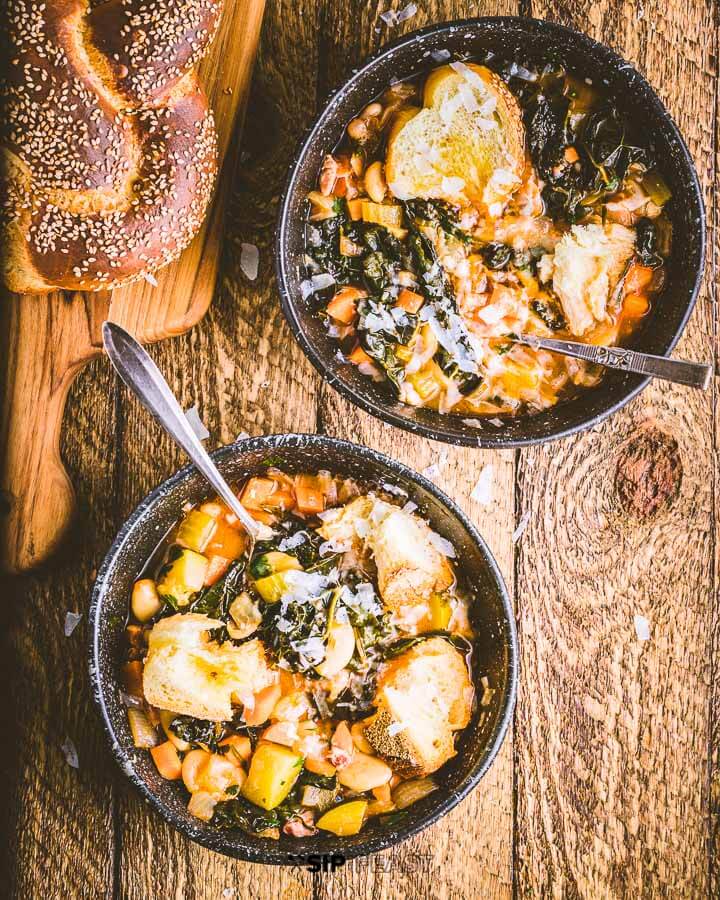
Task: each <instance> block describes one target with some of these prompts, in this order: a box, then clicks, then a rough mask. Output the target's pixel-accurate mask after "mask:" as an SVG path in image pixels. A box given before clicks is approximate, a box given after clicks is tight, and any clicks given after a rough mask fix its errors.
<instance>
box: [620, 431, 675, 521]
mask: <svg viewBox="0 0 720 900" xmlns="http://www.w3.org/2000/svg"><path fill="white" fill-rule="evenodd" d="M682 477H683V467H682V462H681V461H680V453H679V451H678V443H677V441H676V440H675V438H674V437H671V436H670V435H669V434H665V432H664V431H660V429H659V428H655V427H654V426H647V427H644V428H642V429H640V430H639V431H638V432H637V433H636V434H635V435H634V436H633V437H631V438H630V440H629V441H628V442H627V443H626V444H625V445H624V447H623V448H622V449H621V451H620V456H619V458H618V463H617V469H616V470H615V489H616V490H617V492H618V495H619V497H620V502H621V503H622V505H623V507H624V509H625V511H626V512H629V513H634V514H635V515H636V516H638V517H639V518H641V519H648V518H650V517H651V516H654V515H657V513H659V512H660V511H661V510H663V509H665V508H667V507H669V506H670V505H671V504H672V502H673V500H674V499H675V498H676V497H677V495H678V493H679V491H680V485H681V483H682Z"/></svg>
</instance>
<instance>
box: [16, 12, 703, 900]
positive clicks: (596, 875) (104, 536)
mask: <svg viewBox="0 0 720 900" xmlns="http://www.w3.org/2000/svg"><path fill="white" fill-rule="evenodd" d="M405 5H406V3H405V2H393V3H392V4H391V3H390V2H389V0H379V2H365V3H362V4H360V3H357V2H353V0H305V2H300V3H297V2H293V0H268V3H267V9H266V15H265V20H264V24H263V31H262V36H261V42H260V53H259V57H258V63H257V69H256V73H255V79H254V86H253V91H252V95H251V100H250V106H249V111H248V127H247V129H246V135H245V139H244V143H243V148H242V149H243V151H244V154H243V160H244V162H243V165H242V168H241V171H240V172H239V174H238V177H237V179H236V183H235V186H234V190H233V192H232V195H231V196H229V197H228V203H229V215H228V218H227V222H228V226H227V229H226V233H225V235H224V256H223V262H222V279H221V281H220V283H219V284H218V287H217V290H216V295H215V299H214V302H213V305H212V307H211V308H210V311H209V313H208V314H207V316H206V317H205V319H204V320H203V321H202V322H201V323H200V325H198V326H197V327H195V328H194V329H193V330H192V331H190V332H189V333H188V334H186V335H183V336H181V337H178V338H177V339H175V340H172V341H166V342H164V343H162V344H158V345H156V346H155V347H153V348H152V353H153V356H154V357H155V359H156V361H157V362H158V364H159V365H160V367H161V369H162V370H163V372H164V373H165V374H166V375H167V376H168V378H169V380H170V382H171V384H172V385H173V387H174V388H175V390H176V391H177V392H178V394H179V396H180V398H181V401H182V402H183V403H184V404H185V405H186V406H190V405H192V404H193V403H196V404H197V405H198V408H199V410H200V414H201V416H202V418H203V420H204V421H205V423H206V424H207V426H208V428H209V429H210V431H211V433H212V437H211V441H210V443H212V444H214V445H219V444H221V443H226V442H228V441H231V440H233V439H235V438H236V437H237V436H238V434H240V433H241V432H248V433H250V434H253V435H256V434H263V433H271V432H273V431H291V430H298V431H315V430H318V431H324V432H327V433H329V434H334V435H338V436H342V437H347V438H350V439H352V440H355V441H358V442H361V443H365V444H367V445H369V446H371V447H376V448H378V449H380V450H383V451H384V452H387V453H390V454H391V455H393V456H396V457H397V458H399V459H401V460H402V461H404V462H406V463H409V464H410V465H411V466H413V467H415V468H417V469H423V468H424V467H425V466H427V465H428V464H430V463H432V462H436V463H438V464H439V465H440V469H441V474H440V476H439V478H438V482H439V484H440V485H441V486H442V487H443V488H444V489H445V490H447V491H448V492H449V493H450V494H451V495H452V496H453V497H454V498H455V499H456V500H457V501H458V502H459V503H460V504H461V505H462V506H463V507H464V508H465V509H466V510H467V511H468V512H469V514H470V515H471V517H472V518H473V520H474V521H475V522H476V523H477V524H478V525H479V527H480V529H481V531H482V532H483V534H484V535H485V537H486V538H487V540H488V542H489V544H490V546H491V548H492V550H493V552H494V553H495V554H496V556H497V558H498V561H499V563H500V566H501V568H502V570H503V573H504V575H505V577H506V579H507V581H508V585H509V586H510V587H511V589H513V592H514V596H515V597H516V601H515V602H516V608H517V617H518V624H519V631H520V640H521V654H522V660H521V661H522V668H521V690H520V697H519V703H518V709H517V715H516V724H515V728H514V733H513V734H512V735H511V736H510V738H509V739H508V740H507V741H506V742H505V744H504V747H503V749H502V752H501V754H500V756H499V757H498V759H497V760H496V762H495V764H494V766H493V767H492V769H491V770H490V772H489V774H488V775H487V776H486V778H485V779H484V780H483V781H482V782H481V784H480V786H479V787H478V789H477V790H476V791H475V792H474V793H473V794H472V795H471V796H470V797H469V798H467V799H466V800H465V801H464V802H463V803H461V804H460V806H458V807H457V808H456V809H455V810H454V811H453V812H452V813H451V814H450V815H448V816H447V817H445V818H444V819H443V820H442V821H441V822H439V823H438V824H436V825H435V826H433V827H432V828H430V829H428V830H427V831H426V832H424V833H423V834H422V835H419V836H418V837H416V838H414V839H413V840H411V841H409V842H406V843H405V844H402V845H401V846H399V847H397V848H394V849H393V850H390V851H388V852H386V853H383V854H379V855H377V856H375V857H372V858H370V859H365V860H356V861H354V862H353V863H348V864H347V865H346V866H345V867H344V868H343V869H341V870H339V871H338V872H336V873H335V874H334V875H311V874H309V873H308V872H306V871H303V870H300V869H288V868H283V869H280V868H273V869H270V868H265V867H260V866H253V865H248V864H244V863H238V862H234V861H231V860H228V859H225V858H224V857H222V856H220V855H217V854H214V853H211V852H210V851H207V850H204V849H202V848H200V847H198V846H196V845H194V844H192V843H190V842H189V841H187V840H185V839H184V838H182V837H180V836H179V835H177V834H176V833H175V832H173V831H172V830H171V829H170V828H169V827H168V826H166V825H165V824H164V822H163V821H162V820H161V819H160V818H159V817H158V816H157V815H156V814H154V813H152V812H151V811H150V810H149V809H148V808H147V807H146V806H145V805H144V804H143V803H142V802H141V801H140V800H139V798H138V797H137V795H136V794H135V793H134V792H133V791H132V790H130V789H129V787H128V786H127V785H126V784H125V782H124V779H123V777H122V776H121V774H120V773H119V771H116V767H115V765H114V763H113V762H112V760H111V758H110V755H109V752H108V751H107V749H106V747H105V745H104V741H103V736H102V733H101V730H100V726H99V723H98V722H97V721H96V718H95V715H94V710H92V709H91V705H90V699H89V696H88V686H87V675H86V663H85V644H86V638H87V635H86V632H85V620H84V619H83V620H82V621H81V623H80V625H79V626H78V628H77V630H76V631H75V632H74V633H73V635H72V636H71V637H70V638H65V637H64V636H63V621H64V618H65V611H66V610H73V611H77V612H81V613H84V612H86V610H87V604H88V595H89V590H90V586H91V583H92V578H93V574H94V570H95V568H96V567H97V565H98V564H99V562H100V560H101V559H102V556H103V554H104V553H105V551H106V549H107V547H108V546H109V543H110V541H111V539H112V536H113V534H114V532H115V531H116V530H117V528H118V527H119V526H120V524H121V523H122V521H123V520H124V518H125V517H126V516H127V515H128V513H129V512H130V511H131V509H132V508H133V507H134V506H135V505H136V503H137V502H138V501H139V500H140V499H141V498H142V497H143V496H144V494H145V493H146V492H147V491H148V490H149V489H150V488H151V487H153V486H154V485H155V484H157V483H158V482H159V481H160V480H162V479H163V478H165V477H166V476H167V475H169V474H170V473H171V472H172V471H173V470H175V469H176V468H177V467H178V466H179V465H180V464H181V462H182V459H181V458H180V454H179V453H178V452H177V451H176V450H175V448H174V447H172V446H171V445H170V443H169V441H168V440H167V439H166V438H165V437H164V436H163V435H162V434H161V433H160V432H159V430H158V428H157V427H156V426H155V425H154V423H152V422H151V421H150V420H149V418H148V417H147V416H146V415H145V414H144V413H143V412H142V411H141V410H140V408H139V406H138V405H137V404H136V403H135V402H134V401H133V400H131V399H129V398H128V396H127V394H126V392H125V391H123V390H120V389H119V388H118V385H117V383H116V381H115V380H114V379H113V378H112V377H111V374H110V371H109V368H108V366H107V364H106V363H105V362H104V361H101V360H97V361H94V362H93V363H91V365H90V366H88V367H87V368H86V369H84V370H83V372H82V373H81V374H80V375H79V376H78V378H77V379H76V381H75V383H74V384H73V386H72V388H71V390H70V393H69V401H68V406H67V410H66V414H65V421H64V438H63V442H62V454H63V459H64V460H65V462H66V464H67V466H68V468H69V471H70V474H71V477H72V479H73V482H74V483H75V485H76V488H77V494H78V498H79V501H80V505H81V510H80V512H81V515H80V516H79V517H78V520H77V522H78V524H77V526H76V531H75V534H74V535H73V541H72V542H71V543H70V545H69V547H68V549H67V551H66V552H64V554H63V556H62V558H61V560H60V562H59V564H58V565H57V566H56V567H55V568H53V569H52V570H51V571H49V572H47V573H46V574H44V575H42V576H37V577H33V578H25V579H15V580H12V581H10V580H8V581H6V582H4V583H3V584H2V585H1V586H0V588H1V589H2V591H3V593H4V594H6V595H9V596H7V597H6V600H7V602H5V603H4V604H3V605H2V611H3V616H4V622H3V623H2V624H3V626H4V627H3V629H2V641H3V643H2V646H1V648H0V657H1V660H0V666H2V675H4V680H5V684H6V685H7V686H8V690H7V696H8V700H7V704H6V715H7V721H6V739H5V743H6V748H7V749H8V751H9V752H8V753H7V754H6V756H5V759H4V778H3V779H2V784H3V787H4V794H3V795H2V796H0V805H1V807H2V813H1V815H2V816H4V817H5V822H4V824H5V825H6V829H5V831H6V833H7V834H8V835H9V840H8V841H7V842H6V843H5V844H4V845H3V846H2V850H0V853H2V870H1V872H2V880H1V881H0V883H2V885H3V890H4V891H6V892H7V895H8V896H10V897H13V898H35V897H43V898H45V897H52V898H54V897H72V898H74V897H83V898H84V897H89V898H96V897H113V898H115V897H120V898H133V900H155V898H188V900H190V898H192V900H195V898H202V900H206V898H208V900H209V898H217V900H227V898H252V900H255V898H258V900H275V898H282V900H306V898H308V900H309V898H312V900H316V898H317V900H320V898H338V900H340V898H343V900H344V898H349V897H353V898H355V897H357V898H359V900H366V898H367V900H370V898H373V900H375V898H378V900H380V898H382V900H384V898H403V900H404V898H412V900H414V898H452V900H455V898H461V900H465V898H467V900H475V898H486V897H487V898H491V897H500V898H510V897H523V898H536V897H571V898H575V897H582V898H592V900H594V898H603V897H610V898H637V897H693V898H695V897H709V896H718V895H719V894H720V878H719V876H718V871H717V861H718V852H719V851H720V687H718V680H717V677H716V672H718V671H720V669H719V667H720V622H719V617H718V600H717V592H716V574H715V573H716V571H717V567H718V563H719V562H720V559H719V558H718V554H717V540H716V530H717V515H716V485H717V453H716V447H717V444H718V437H720V433H719V432H718V422H717V415H716V407H715V395H714V393H709V394H706V395H702V394H698V393H692V392H691V391H690V390H685V389H682V388H670V387H668V386H667V385H662V386H652V387H651V388H649V389H648V390H646V391H645V392H644V393H643V394H642V395H641V396H640V397H639V398H637V399H636V400H635V401H634V402H633V403H632V404H630V405H629V406H628V407H627V408H626V409H625V410H624V411H623V412H621V413H620V414H618V415H616V416H615V417H613V418H612V419H611V420H609V421H608V422H606V423H604V424H603V425H601V426H599V427H598V428H596V429H594V430H593V431H591V432H588V433H586V434H585V435H581V436H579V437H576V438H571V439H568V440H565V441H561V442H558V443H554V444H551V445H549V446H547V447H544V448H536V449H531V450H527V451H522V452H517V453H515V452H511V451H505V452H491V451H471V450H458V449H455V448H449V447H445V446H444V445H442V444H437V443H433V442H431V441H426V440H419V439H416V438H414V437H413V436H411V435H408V434H405V433H404V432H399V431H397V430H392V429H390V428H389V427H387V426H384V425H382V424H381V423H379V422H378V421H376V420H374V419H372V418H370V417H368V416H367V415H365V414H364V413H362V412H360V411H358V410H357V409H355V408H354V407H352V406H350V405H349V404H348V403H347V402H345V401H344V400H343V399H341V398H340V397H339V396H338V395H337V394H336V393H335V392H334V391H333V390H332V389H331V388H329V387H327V386H326V385H324V384H322V383H321V381H320V379H319V377H318V376H317V375H316V373H315V371H314V369H312V367H311V366H310V364H309V363H308V362H307V361H306V360H305V358H304V356H303V354H302V353H301V351H300V350H299V348H298V347H297V345H296V344H295V342H294V341H293V339H292V337H291V335H290V333H289V330H288V328H287V327H286V325H285V323H284V321H283V319H282V316H281V313H280V308H279V303H278V298H277V292H276V287H275V282H274V276H273V272H272V241H273V234H274V226H275V216H276V211H277V201H278V197H279V194H280V191H281V188H282V185H283V182H284V179H285V177H286V175H287V166H288V161H289V159H290V157H291V154H292V151H293V149H294V146H295V142H296V140H297V139H298V137H299V135H300V134H301V132H302V130H303V128H304V127H305V126H306V125H307V124H308V123H309V122H310V120H311V119H312V117H313V115H314V112H315V110H316V109H317V107H318V105H319V103H320V102H321V100H322V98H323V96H324V95H325V94H326V93H327V91H328V90H329V89H330V88H331V87H332V86H333V85H335V84H336V83H337V82H338V81H340V80H341V79H342V78H343V77H344V76H345V75H346V74H347V73H348V72H349V70H350V69H351V68H352V67H353V65H355V64H356V63H357V62H358V61H359V60H361V59H362V57H363V56H364V55H365V54H366V53H368V52H369V51H371V50H374V49H375V48H377V47H378V46H380V45H382V44H383V43H385V42H386V41H387V40H388V39H390V38H393V37H395V36H397V34H398V33H402V32H403V31H408V30H411V29H413V28H416V27H419V26H421V25H424V24H426V23H428V22H433V21H442V20H445V19H450V18H456V17H461V16H467V15H483V14H500V13H519V14H523V15H534V16H539V17H547V18H550V19H554V20H557V21H561V22H564V23H566V24H570V25H574V26H575V27H578V28H580V29H583V30H585V31H587V32H588V33H590V34H591V35H592V36H593V37H596V38H598V39H600V40H603V41H605V42H606V43H608V44H610V45H611V46H612V47H614V48H615V49H617V50H618V51H619V52H620V53H622V54H623V55H625V56H626V57H627V58H629V59H630V60H631V61H632V62H633V63H635V64H636V65H637V66H638V67H639V69H640V70H641V71H642V72H644V73H645V74H646V75H647V76H648V77H649V79H650V81H651V82H652V84H653V85H654V86H655V87H656V89H657V90H658V92H659V93H660V95H661V97H662V98H663V100H664V101H665V102H666V104H667V105H668V106H669V108H670V110H671V112H672V113H673V115H674V116H675V118H676V120H677V121H678V123H679V124H680V127H681V128H682V130H683V132H684V134H685V136H686V138H687V140H688V143H689V145H690V149H691V152H692V153H693V156H694V158H695V160H696V163H697V166H698V171H699V174H700V177H701V180H702V182H703V186H704V189H705V195H706V201H707V205H708V218H709V224H710V229H711V230H710V236H711V240H710V253H709V259H708V277H707V279H706V286H705V290H704V293H703V296H702V299H701V301H700V303H699V305H698V308H697V310H696V312H695V314H694V315H693V318H692V320H691V322H690V325H689V326H688V329H687V331H686V334H685V337H684V339H683V341H682V343H681V345H680V347H679V351H678V352H679V353H680V354H682V355H687V356H693V357H697V358H701V359H710V358H711V357H712V354H713V352H714V351H715V353H717V348H716V347H715V346H714V343H715V342H716V334H717V328H716V322H715V317H716V312H715V300H716V295H717V281H716V276H715V268H714V264H715V262H716V261H717V253H718V248H717V228H716V225H717V217H718V209H719V205H718V164H719V160H718V122H717V119H718V96H719V82H718V49H719V48H718V41H719V35H720V13H719V11H718V7H717V5H716V4H715V3H714V2H713V0H693V2H691V3H690V5H688V4H687V3H686V2H684V3H681V2H680V0H668V2H663V3H661V2H659V0H655V2H650V0H645V2H642V3H635V2H624V0H594V2H590V0H578V2H577V3H575V4H568V3H565V2H564V0H557V2H550V3H548V2H539V0H532V2H527V0H520V2H518V3H516V2H514V0H484V2H480V3H477V2H463V0H418V2H417V6H418V11H417V13H416V15H415V16H413V17H412V18H411V19H410V20H409V21H407V22H406V23H403V25H401V26H398V27H396V28H393V29H389V28H388V27H387V26H386V25H385V24H384V23H383V22H382V21H381V20H380V19H379V13H380V12H382V11H384V10H385V9H387V8H389V7H390V6H392V7H393V8H395V9H400V8H402V7H404V6H405ZM243 242H249V243H254V244H256V245H257V246H258V247H259V249H260V259H261V266H260V274H259V277H258V279H257V280H256V281H254V282H250V281H248V280H247V278H246V277H245V275H244V274H243V272H242V271H241V269H240V265H239V257H240V245H241V243H243ZM486 465H491V466H492V467H493V496H492V500H491V502H490V503H489V505H487V506H480V505H479V504H477V503H474V502H473V501H471V500H470V499H469V493H470V490H471V488H472V486H473V485H474V484H475V482H476V481H477V478H478V475H479V473H480V471H481V470H482V469H483V467H484V466H486ZM648 498H655V499H654V500H649V499H648ZM528 510H529V511H530V518H529V524H528V527H527V529H526V530H525V532H524V534H523V535H522V537H521V539H520V541H519V542H518V543H517V544H513V540H512V534H513V530H514V528H515V526H516V524H517V522H518V521H519V519H520V518H521V517H522V515H523V514H524V513H525V512H526V511H528ZM635 616H643V617H645V618H646V619H647V621H648V623H649V627H650V632H651V634H650V640H649V641H644V642H641V641H639V640H638V637H637V634H636V628H635ZM67 737H69V738H71V739H72V741H73V742H74V744H75V745H76V747H77V750H78V755H79V764H80V767H79V769H78V770H75V769H73V768H71V767H70V766H68V764H67V762H66V761H65V758H64V756H63V753H62V752H61V749H60V748H61V744H62V743H63V741H64V740H65V739H66V738H67Z"/></svg>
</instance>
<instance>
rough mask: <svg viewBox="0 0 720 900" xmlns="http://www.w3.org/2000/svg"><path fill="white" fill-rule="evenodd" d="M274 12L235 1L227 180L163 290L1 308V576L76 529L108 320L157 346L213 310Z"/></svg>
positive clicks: (231, 2) (211, 74) (212, 58)
mask: <svg viewBox="0 0 720 900" xmlns="http://www.w3.org/2000/svg"><path fill="white" fill-rule="evenodd" d="M264 6H265V0H226V3H225V10H224V12H223V18H222V21H221V24H220V29H219V32H218V34H217V36H216V38H215V41H214V43H213V45H212V47H211V49H210V51H209V53H208V55H207V56H206V58H205V59H204V60H203V62H202V65H201V66H200V74H201V79H202V82H203V84H204V86H205V89H206V91H207V93H208V96H209V99H210V103H211V105H212V108H213V110H214V111H215V118H216V122H217V129H218V142H219V149H220V159H221V161H222V170H221V174H220V179H219V182H218V188H217V191H216V194H215V200H214V204H213V206H212V209H211V211H210V213H209V215H208V218H207V220H206V222H205V225H204V227H203V229H202V231H201V232H200V233H199V234H198V236H197V237H196V238H195V240H194V241H193V243H192V244H191V245H190V247H188V249H187V250H186V251H185V252H184V253H183V255H182V257H181V258H180V259H179V260H178V261H177V262H176V263H174V264H173V265H171V266H168V267H167V268H165V269H163V270H162V271H161V272H160V273H158V274H157V282H158V283H157V287H155V286H153V285H151V284H149V283H148V282H146V281H141V282H139V283H137V284H132V285H130V286H128V287H126V288H121V289H119V290H115V291H108V292H104V293H72V294H71V293H56V294H51V295H50V296H47V297H45V296H43V297H38V296H31V295H10V296H4V297H2V298H0V369H3V368H4V370H5V371H4V378H3V384H2V390H0V567H2V568H3V569H4V570H6V571H9V572H23V571H27V570H29V569H33V568H35V567H36V566H38V565H39V564H40V563H42V562H44V561H45V560H46V559H47V558H48V557H49V556H51V554H52V553H53V551H54V550H55V548H56V547H57V546H58V544H59V543H60V542H61V540H62V538H63V536H64V534H65V532H66V530H67V527H68V525H69V524H70V522H71V521H72V517H73V514H74V507H75V496H74V491H73V487H72V484H71V483H70V479H69V477H68V475H67V472H66V471H65V468H64V466H63V464H62V461H61V459H60V428H61V425H62V418H63V410H64V408H65V400H66V398H67V394H68V390H69V388H70V385H71V384H72V381H73V379H74V378H75V376H76V375H77V373H78V372H79V371H80V369H81V368H82V367H83V366H84V365H85V364H86V363H88V362H89V361H90V360H91V359H93V358H94V357H95V356H98V355H99V354H100V353H102V340H101V336H100V325H101V324H102V322H103V320H105V319H111V320H112V321H114V322H118V323H119V324H121V325H122V326H123V327H124V328H126V329H127V330H128V331H130V332H131V333H132V334H134V335H135V336H136V337H137V338H138V339H139V340H141V341H143V342H146V343H149V342H152V341H159V340H162V339H163V338H166V337H171V336H173V335H178V334H182V333H183V332H185V331H187V330H188V329H189V328H192V326H193V325H195V324H196V323H197V322H198V321H199V320H200V319H201V318H202V316H203V315H204V314H205V312H206V311H207V308H208V306H209V305H210V301H211V300H212V296H213V292H214V288H215V280H216V276H217V272H218V265H219V261H220V249H221V244H222V222H223V213H224V205H225V204H224V201H225V199H226V197H227V196H228V193H229V192H230V190H231V189H232V180H233V176H234V173H235V169H236V163H237V158H238V154H239V143H240V141H239V137H240V127H241V124H242V116H243V113H244V110H245V105H246V101H247V94H248V88H249V85H250V77H251V74H252V66H253V61H254V58H255V51H256V49H257V43H258V38H259V34H260V25H261V22H262V15H263V9H264ZM3 359H4V361H5V363H4V365H3V362H2V361H3Z"/></svg>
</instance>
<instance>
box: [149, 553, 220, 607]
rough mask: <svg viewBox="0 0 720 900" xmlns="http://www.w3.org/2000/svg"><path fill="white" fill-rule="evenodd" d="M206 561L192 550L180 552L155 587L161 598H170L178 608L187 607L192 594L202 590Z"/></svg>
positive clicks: (206, 567) (206, 566)
mask: <svg viewBox="0 0 720 900" xmlns="http://www.w3.org/2000/svg"><path fill="white" fill-rule="evenodd" d="M207 569H208V560H207V558H206V557H204V556H203V555H202V554H200V553H196V552H195V551H194V550H182V551H181V553H180V555H179V556H178V557H177V559H175V560H173V561H172V562H171V563H170V565H169V566H168V567H167V568H166V569H165V571H164V573H163V574H162V576H161V578H160V581H159V582H158V585H157V592H158V594H159V595H160V596H161V597H172V598H173V599H174V600H175V601H176V602H177V604H178V606H187V604H188V603H189V602H190V598H191V597H192V595H193V594H195V593H197V592H198V591H199V590H201V589H202V586H203V584H204V583H205V575H206V574H207Z"/></svg>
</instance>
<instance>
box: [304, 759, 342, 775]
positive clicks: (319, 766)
mask: <svg viewBox="0 0 720 900" xmlns="http://www.w3.org/2000/svg"><path fill="white" fill-rule="evenodd" d="M305 768H306V769H307V770H308V772H314V773H315V775H324V776H325V777H326V778H332V776H333V775H334V774H335V771H336V769H335V766H334V765H332V763H329V762H328V761H327V760H326V759H321V758H320V757H319V756H308V757H306V758H305Z"/></svg>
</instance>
